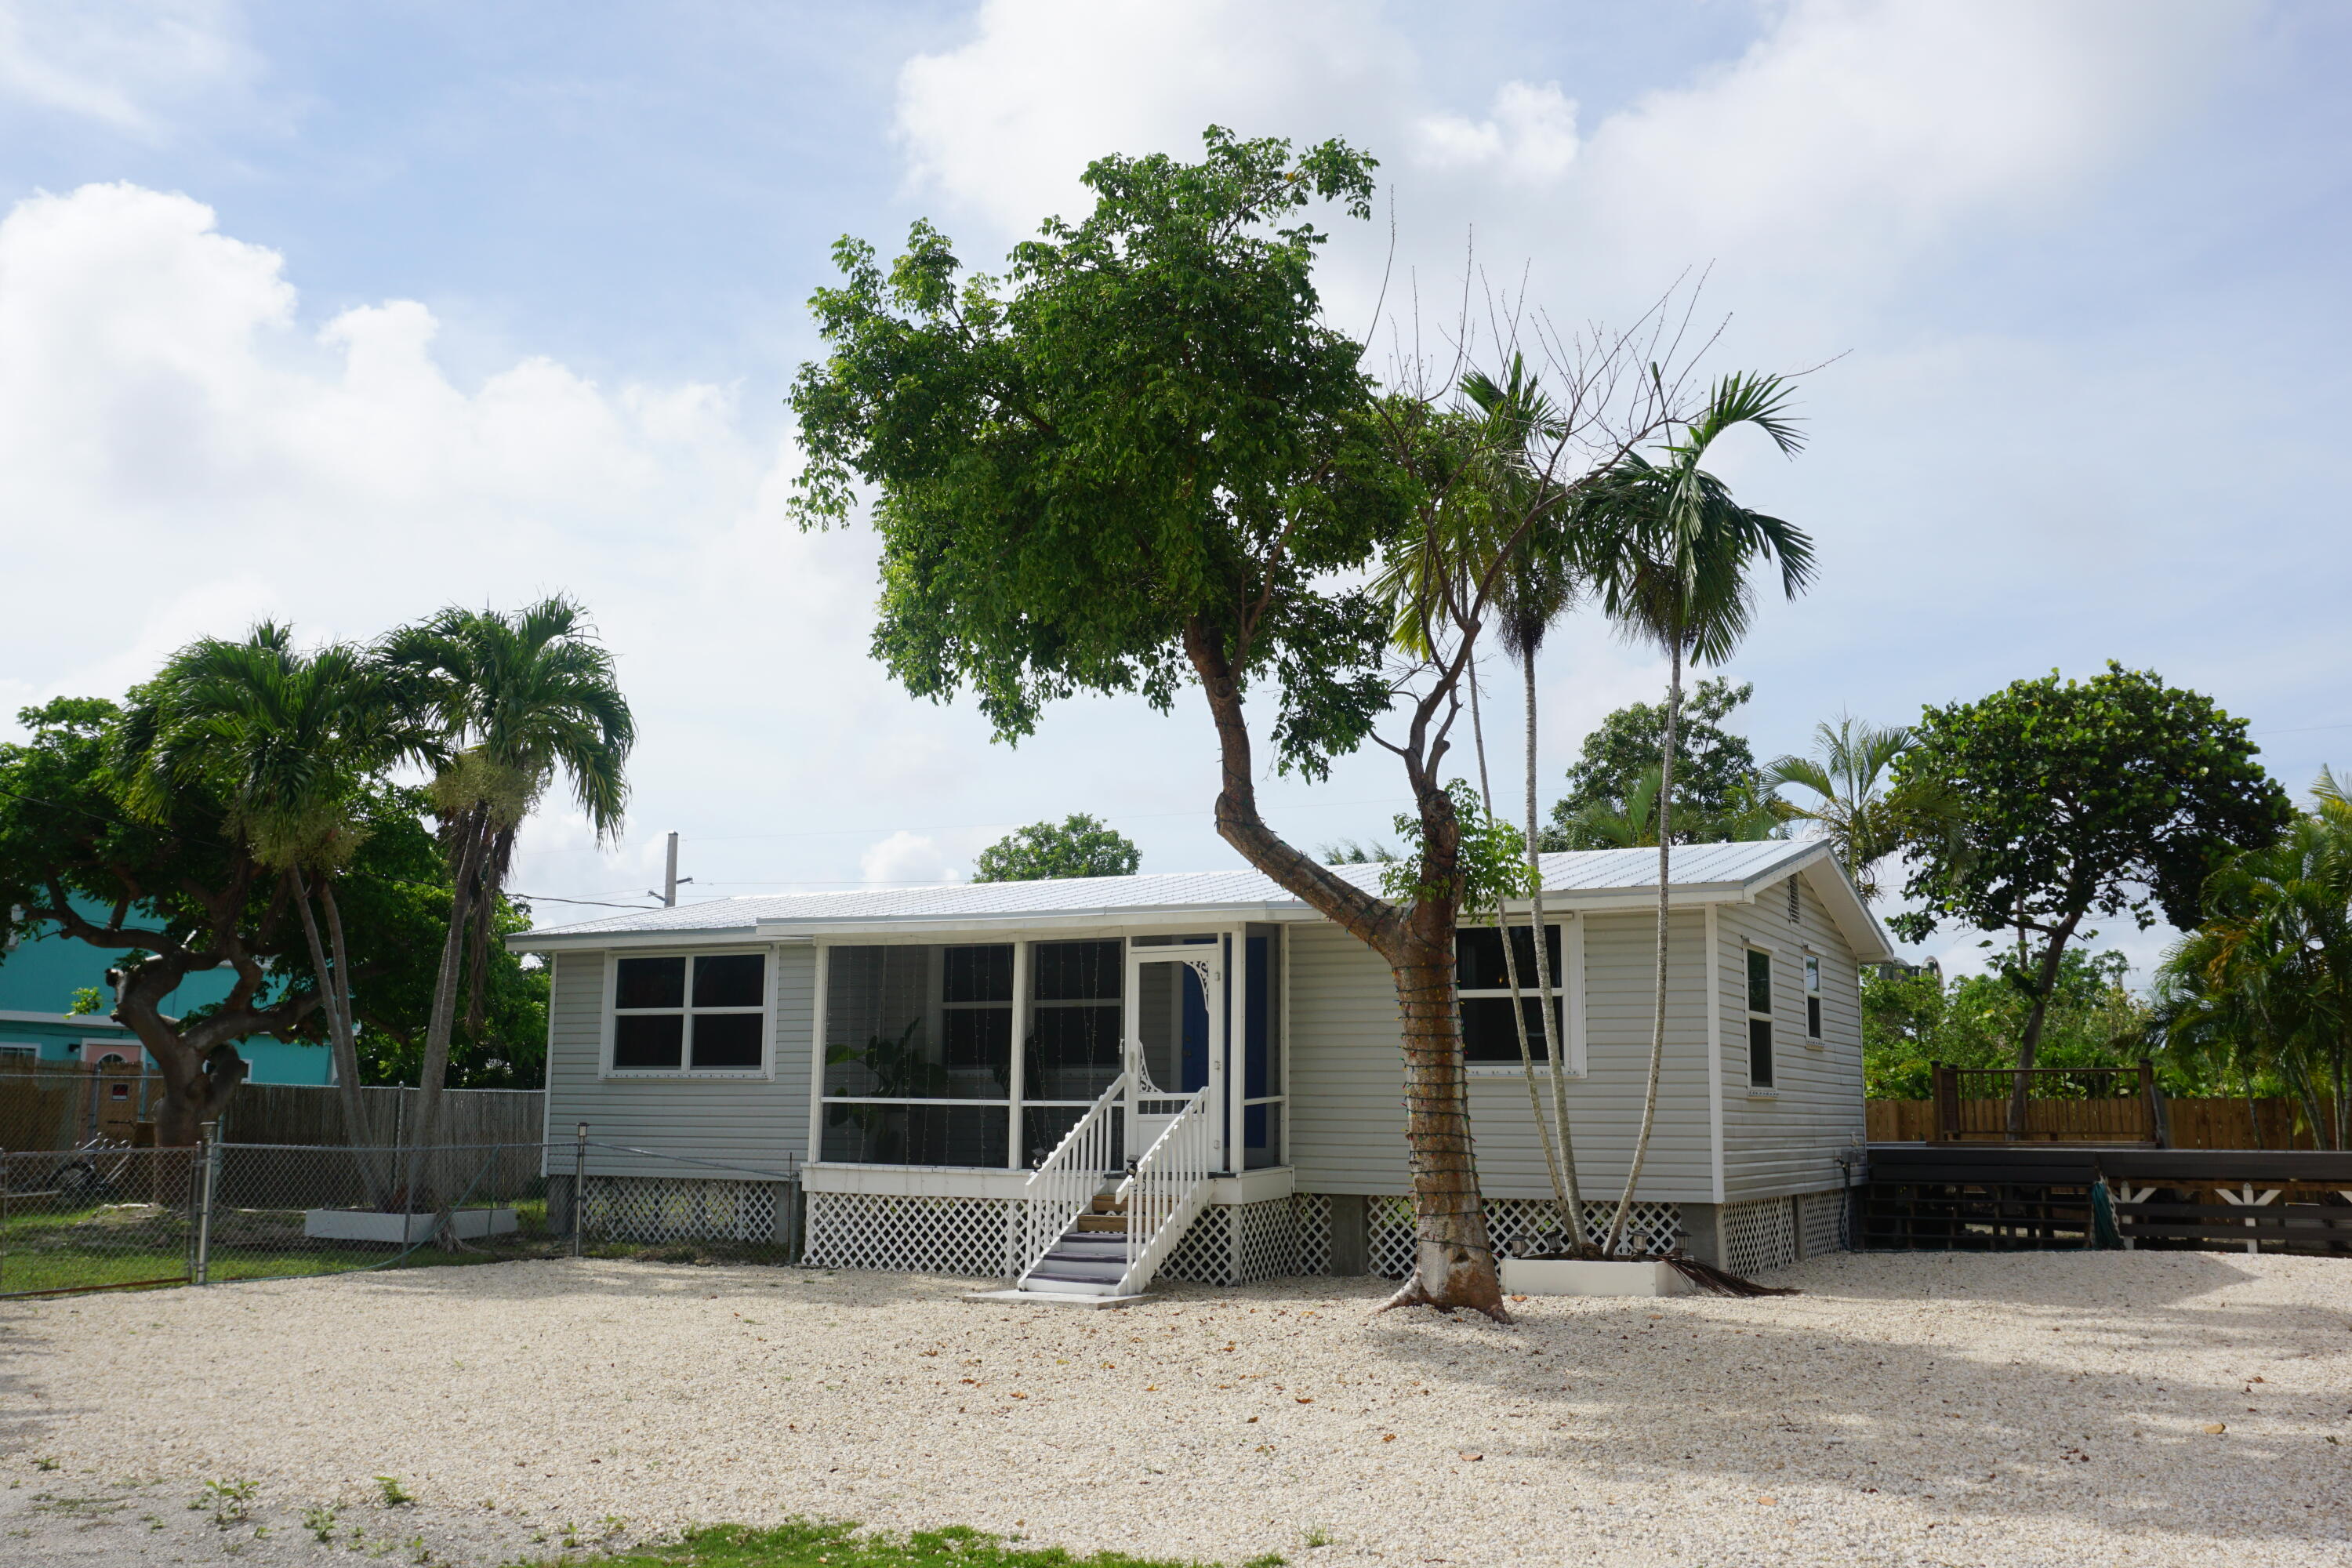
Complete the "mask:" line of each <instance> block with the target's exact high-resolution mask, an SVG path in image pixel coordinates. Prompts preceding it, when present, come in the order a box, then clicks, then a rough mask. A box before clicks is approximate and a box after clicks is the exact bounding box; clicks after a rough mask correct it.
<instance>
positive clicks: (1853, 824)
mask: <svg viewBox="0 0 2352 1568" xmlns="http://www.w3.org/2000/svg"><path fill="white" fill-rule="evenodd" d="M1910 746H1911V730H1910V727H1909V726H1908V725H1905V724H1890V725H1887V726H1885V727H1884V728H1881V727H1880V726H1878V725H1876V724H1872V723H1868V722H1865V721H1863V720H1860V719H1857V718H1855V717H1854V716H1853V714H1851V713H1842V714H1840V715H1839V716H1838V721H1837V722H1836V723H1835V724H1827V723H1824V724H1820V725H1817V726H1815V727H1814V730H1813V754H1812V755H1811V756H1810V757H1800V756H1796V755H1793V754H1792V755H1790V756H1785V757H1782V758H1780V760H1779V761H1777V762H1775V763H1773V764H1772V765H1771V766H1770V767H1769V768H1768V769H1766V770H1765V778H1766V779H1767V781H1768V782H1769V784H1770V785H1771V786H1772V787H1773V788H1775V789H1778V788H1780V786H1782V785H1785V784H1795V785H1798V786H1799V787H1800V788H1803V789H1809V790H1811V791H1812V792H1813V794H1814V795H1816V796H1818V797H1819V800H1818V803H1817V804H1815V805H1811V806H1792V807H1791V808H1790V811H1791V815H1793V816H1799V817H1801V818H1803V819H1805V820H1807V821H1809V822H1815V823H1819V824H1820V825H1821V829H1822V837H1824V838H1827V839H1828V840H1829V841H1830V852H1831V853H1832V854H1833V855H1835V856H1836V857H1837V862H1838V864H1839V865H1840V866H1843V868H1845V874H1846V875H1847V876H1848V877H1851V878H1852V879H1853V886H1854V890H1855V891H1856V892H1859V893H1860V894H1861V895H1862V898H1863V901H1864V903H1874V902H1876V901H1877V899H1878V893H1879V888H1878V879H1877V877H1876V875H1875V871H1876V868H1877V865H1878V863H1879V862H1880V861H1881V860H1884V859H1885V858H1886V857H1887V856H1889V855H1891V854H1893V853H1894V852H1895V848H1896V847H1898V846H1899V845H1900V844H1901V843H1902V841H1903V829H1902V826H1901V825H1900V824H1899V823H1898V822H1897V820H1896V816H1897V814H1896V811H1895V806H1894V804H1893V803H1892V802H1891V801H1890V800H1889V798H1888V796H1887V795H1886V793H1885V791H1884V790H1883V789H1882V788H1881V787H1880V780H1881V779H1882V778H1884V777H1885V773H1886V771H1887V769H1889V768H1890V767H1892V766H1894V764H1895V758H1897V757H1899V756H1901V755H1902V754H1903V753H1904V752H1906V751H1908V750H1909V749H1910Z"/></svg>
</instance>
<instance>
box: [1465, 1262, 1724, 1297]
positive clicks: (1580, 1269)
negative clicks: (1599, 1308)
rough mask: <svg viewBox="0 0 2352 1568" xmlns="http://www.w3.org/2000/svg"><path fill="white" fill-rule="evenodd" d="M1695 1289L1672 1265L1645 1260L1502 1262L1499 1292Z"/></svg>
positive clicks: (1674, 1291) (1626, 1292)
mask: <svg viewBox="0 0 2352 1568" xmlns="http://www.w3.org/2000/svg"><path fill="white" fill-rule="evenodd" d="M1693 1289H1696V1287H1695V1286H1693V1285H1692V1284H1691V1282H1690V1280H1689V1279H1687V1278H1686V1277H1685V1276H1684V1274H1683V1273H1682V1271H1681V1270H1680V1269H1678V1268H1675V1266H1674V1265H1673V1264H1671V1263H1657V1262H1653V1261H1650V1260H1647V1259H1628V1260H1625V1261H1623V1262H1607V1263H1603V1262H1601V1261H1599V1260H1598V1259H1592V1260H1587V1259H1584V1258H1505V1259H1503V1292H1504V1294H1506V1295H1509V1296H1683V1295H1687V1294H1689V1293H1690V1292H1691V1291H1692V1290H1693Z"/></svg>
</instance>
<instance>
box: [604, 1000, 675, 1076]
mask: <svg viewBox="0 0 2352 1568" xmlns="http://www.w3.org/2000/svg"><path fill="white" fill-rule="evenodd" d="M685 1039H686V1018H685V1016H684V1015H683V1014H678V1013H639V1014H633V1015H624V1016H621V1017H618V1018H615V1019H614V1020H613V1065H614V1067H616V1068H674V1067H677V1065H678V1064H679V1060H680V1058H679V1056H678V1047H679V1046H680V1045H681V1044H683V1043H684V1041H685Z"/></svg>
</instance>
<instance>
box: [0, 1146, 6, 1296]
mask: <svg viewBox="0 0 2352 1568" xmlns="http://www.w3.org/2000/svg"><path fill="white" fill-rule="evenodd" d="M7 1276H8V1151H7V1150H5V1149H0V1282H5V1280H6V1279H7Z"/></svg>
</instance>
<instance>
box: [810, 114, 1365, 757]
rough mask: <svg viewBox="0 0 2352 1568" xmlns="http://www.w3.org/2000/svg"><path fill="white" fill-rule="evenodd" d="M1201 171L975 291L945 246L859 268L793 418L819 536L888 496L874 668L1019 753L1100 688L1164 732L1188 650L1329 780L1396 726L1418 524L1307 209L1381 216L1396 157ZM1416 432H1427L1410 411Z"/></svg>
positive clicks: (1165, 180) (857, 252) (1144, 194)
mask: <svg viewBox="0 0 2352 1568" xmlns="http://www.w3.org/2000/svg"><path fill="white" fill-rule="evenodd" d="M1206 141H1207V153H1206V156H1205V157H1204V158H1203V160H1202V162H1200V163H1179V162H1177V161H1176V160H1173V159H1171V158H1168V157H1166V156H1162V155H1153V156H1150V157H1143V158H1125V157H1108V158H1103V159H1100V160H1097V162H1096V163H1092V164H1090V165H1089V166H1088V167H1087V172H1086V175H1085V181H1086V184H1087V188H1088V189H1089V190H1090V191H1091V192H1092V193H1093V194H1094V196H1095V205H1094V207H1093V209H1092V211H1091V212H1090V213H1089V214H1088V215H1087V217H1086V218H1085V219H1084V220H1083V221H1082V222H1080V223H1078V224H1076V225H1075V226H1072V225H1069V224H1066V223H1063V222H1061V221H1060V220H1054V221H1051V222H1048V223H1047V224H1046V225H1045V226H1044V229H1043V231H1042V234H1041V237H1039V238H1037V239H1034V240H1032V241H1029V242H1027V243H1025V244H1024V245H1022V246H1020V247H1017V248H1016V249H1015V250H1014V251H1013V256H1012V258H1011V259H1010V262H1009V265H1008V268H1007V273H1006V276H1005V277H1004V278H1003V279H995V278H991V277H988V276H985V275H978V274H973V275H966V274H965V272H964V268H963V264H962V262H961V260H960V259H959V258H957V256H956V255H955V254H954V252H953V251H952V250H951V249H950V246H949V243H948V241H947V239H946V237H944V236H942V235H940V233H939V232H938V231H936V230H935V229H933V228H932V227H931V226H929V225H928V224H922V223H919V224H917V225H916V226H915V227H914V229H913V230H912V232H911V234H910V235H909V237H908V248H907V251H906V254H904V255H903V256H901V257H900V258H898V260H897V261H896V262H895V263H893V264H892V265H891V266H890V267H888V268H887V269H886V268H884V267H883V266H882V265H881V264H880V263H879V262H878V260H877V258H876V255H875V252H874V249H873V247H871V246H869V245H866V243H864V242H862V241H858V240H854V239H845V240H843V241H842V242H841V243H840V244H839V245H838V246H836V247H835V258H836V260H837V261H838V262H839V264H840V267H841V270H842V273H843V277H844V281H843V283H842V285H841V286H840V287H838V288H834V289H820V290H819V291H818V292H817V294H816V295H815V297H814V300H812V306H813V309H814V311H815V314H816V317H817V324H818V330H819V331H820V333H821V335H822V336H823V338H824V342H825V344H826V347H827V353H828V356H829V357H828V358H827V359H826V360H825V361H824V363H813V364H809V365H805V366H803V368H802V371H801V373H800V375H799V378H798V380H797V381H796V382H795V384H794V386H793V396H792V405H793V410H794V412H795V413H796V414H797V415H798V416H799V427H800V435H801V440H802V443H803V447H804V448H805V450H806V452H807V462H806V464H805V466H804V467H803V471H802V477H801V479H800V480H799V481H798V489H797V490H796V493H795V498H794V502H793V506H794V510H795V513H796V515H797V517H798V518H799V520H800V521H801V523H802V524H803V526H804V527H806V526H824V525H828V524H831V523H834V522H836V521H845V520H846V519H847V518H848V516H849V515H850V511H851V508H852V503H853V500H854V498H855V496H856V493H857V492H858V489H859V488H860V487H861V486H870V487H872V488H873V489H875V490H876V491H877V492H878V498H877V501H876V504H875V506H874V509H873V521H874V524H875V527H876V528H877V531H878V532H879V533H880V535H881V540H882V579H883V589H882V602H881V616H880V622H879V625H878V626H877V629H876V632H875V637H874V652H875V655H876V657H877V658H879V659H881V660H882V661H883V663H884V664H886V665H887V667H888V668H889V669H890V671H891V673H892V675H893V676H895V677H896V678H897V679H898V680H899V681H900V682H901V683H902V684H904V685H905V686H906V688H907V689H908V690H909V691H910V692H913V693H914V694H916V695H918V696H925V697H931V698H934V699H945V698H947V697H949V696H950V695H952V694H953V693H955V692H957V691H959V690H961V689H967V688H969V689H971V691H972V692H973V693H974V694H975V696H976V697H977V699H978V700H979V703H980V706H981V709H982V711H983V712H984V713H986V714H987V715H988V717H989V720H990V721H991V722H992V724H993V725H994V726H995V728H996V732H997V734H998V735H999V736H1000V737H1003V738H1005V739H1018V738H1020V737H1022V736H1025V735H1027V734H1029V733H1031V732H1032V731H1034V728H1035V726H1036V722H1037V717H1038V712H1039V710H1040V709H1041V708H1042V707H1043V706H1044V705H1045V703H1046V702H1048V701H1051V700H1055V699H1056V698H1060V697H1065V696H1067V695H1069V694H1071V693H1073V692H1076V691H1080V690H1091V691H1101V692H1130V691H1136V692H1141V693H1142V694H1143V695H1144V696H1145V697H1146V698H1147V699H1148V700H1150V702H1151V703H1152V704H1153V705H1154V706H1156V707H1158V708H1160V709H1161V710H1166V709H1168V708H1169V707H1170V705H1171V703H1172V702H1173V700H1174V697H1175V693H1176V691H1177V690H1178V689H1179V688H1180V687H1181V685H1182V683H1183V682H1184V680H1185V679H1187V678H1188V676H1189V672H1190V665H1189V661H1188V658H1187V655H1186V640H1187V637H1188V636H1194V635H1197V636H1203V637H1213V638H1216V639H1219V640H1221V641H1222V643H1223V647H1224V648H1225V649H1226V650H1227V651H1228V653H1229V654H1230V656H1231V657H1232V660H1233V663H1234V673H1235V675H1236V677H1237V678H1238V679H1242V680H1244V681H1247V680H1249V679H1252V678H1255V677H1271V678H1272V679H1274V680H1275V682H1276V685H1277V687H1278V689H1279V696H1278V698H1277V715H1276V730H1275V739H1276V748H1277V752H1278V756H1279V760H1280V761H1281V763H1283V765H1285V766H1286V767H1295V768H1298V769H1301V770H1303V771H1304V772H1306V773H1307V774H1309V775H1310V776H1318V777H1319V776H1321V774H1322V773H1324V772H1325V771H1326V768H1327V766H1328V761H1329V759H1330V758H1332V757H1334V756H1337V755H1339V754H1342V753H1345V752H1349V751H1352V750H1354V749H1355V748H1356V747H1357V746H1358V745H1360V743H1361V742H1362V741H1363V740H1364V738H1365V736H1366V735H1367V734H1368V733H1369V731H1370V728H1371V725H1372V722H1373V721H1374V720H1375V718H1377V716H1378V715H1379V714H1380V713H1381V712H1382V711H1383V710H1385V709H1386V708H1387V706H1388V703H1389V700H1390V697H1391V689H1390V686H1389V684H1388V682H1387V681H1386V680H1385V679H1382V676H1381V649H1382V647H1383V644H1384V641H1385V632H1386V626H1385V624H1384V618H1383V616H1382V613H1381V606H1380V605H1379V604H1378V603H1377V602H1376V601H1375V599H1374V598H1373V596H1372V595H1370V594H1369V593H1368V592H1367V591H1366V590H1365V589H1364V587H1363V586H1362V585H1361V581H1360V577H1357V576H1354V575H1352V574H1360V573H1361V572H1362V571H1363V570H1364V569H1365V568H1366V567H1367V566H1369V565H1370V563H1372V562H1373V561H1374V559H1375V558H1376V557H1377V556H1378V555H1379V554H1380V553H1381V547H1382V545H1383V543H1384V542H1386V541H1387V540H1388V539H1389V538H1390V537H1391V535H1392V534H1393V533H1394V532H1395V531H1397V529H1398V527H1399V525H1400V522H1401V520H1402V518H1403V516H1404V515H1405V514H1406V511H1407V510H1408V506H1407V498H1405V497H1403V496H1401V495H1400V494H1399V493H1398V487H1399V484H1400V480H1399V477H1398V471H1397V469H1396V467H1395V465H1393V464H1392V463H1391V462H1389V461H1388V460H1386V457H1385V441H1384V437H1385V435H1386V432H1385V430H1384V428H1383V426H1381V423H1380V421H1379V420H1378V419H1377V418H1376V417H1375V412H1376V411H1375V404H1374V398H1373V393H1372V389H1371V387H1370V384H1369V383H1368V381H1367V379H1366V378H1365V376H1364V375H1363V374H1362V373H1361V372H1360V370H1359V369H1358V368H1357V361H1358V357H1359V345H1358V344H1356V343H1355V342H1353V341H1352V340H1350V339H1349V338H1348V337H1347V336H1346V335H1344V334H1342V333H1340V332H1339V331H1334V330H1333V329H1331V328H1330V327H1329V326H1328V325H1326V324H1325V322H1324V321H1323V319H1322V311H1321V306H1320V301H1319V299H1318V295H1317V293H1316V289H1315V286H1314V282H1313V279H1312V264H1313V259H1314V257H1315V254H1316V251H1317V249H1318V247H1320V245H1321V244H1322V243H1323V238H1324V237H1323V236H1322V235H1321V234H1320V233H1319V232H1318V231H1317V230H1316V229H1315V228H1314V227H1313V226H1311V225H1310V224H1308V223H1307V222H1306V221H1305V220H1304V219H1303V218H1298V217H1294V216H1293V215H1296V214H1298V213H1299V212H1300V211H1301V209H1303V208H1305V207H1306V206H1307V205H1309V204H1310V203H1312V202H1315V201H1318V200H1322V201H1332V202H1337V203H1339V204H1340V205H1341V206H1342V208H1343V209H1344V210H1346V211H1347V212H1349V213H1350V214H1352V215H1354V216H1359V217H1361V216H1368V215H1369V213H1370V197H1371V191H1372V184H1371V177H1372V169H1373V167H1374V164H1373V161H1372V160H1371V159H1370V158H1368V157H1366V156H1365V155H1363V154H1362V153H1358V152H1356V151H1354V150H1353V149H1351V148H1349V147H1348V146H1347V145H1346V144H1345V143H1343V142H1325V143H1323V144H1321V145H1320V146H1317V147H1314V148H1311V149H1308V150H1307V151H1306V152H1305V153H1299V154H1297V155H1296V156H1294V155H1293V153H1292V150H1291V147H1290V144H1289V143H1287V142H1281V141H1275V140H1260V141H1243V140H1240V139H1237V138H1235V137H1234V136H1233V135H1232V134H1230V133H1229V132H1224V131H1223V130H1220V129H1212V130H1211V132H1209V133H1208V136H1207V138H1206ZM1401 417H1406V418H1410V417H1411V416H1410V415H1409V414H1408V415H1402V416H1401Z"/></svg>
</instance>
